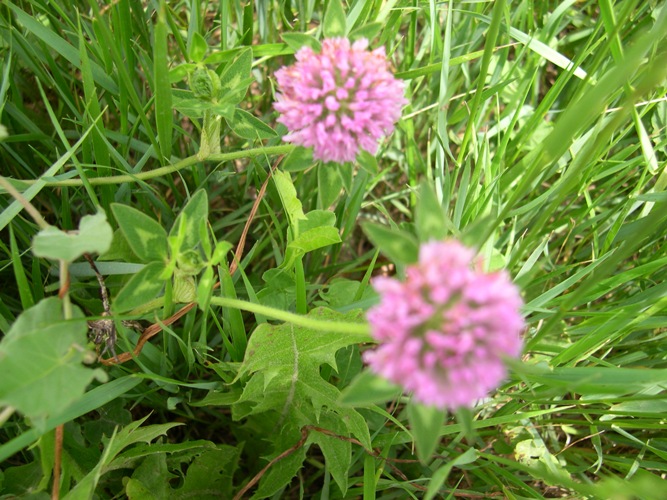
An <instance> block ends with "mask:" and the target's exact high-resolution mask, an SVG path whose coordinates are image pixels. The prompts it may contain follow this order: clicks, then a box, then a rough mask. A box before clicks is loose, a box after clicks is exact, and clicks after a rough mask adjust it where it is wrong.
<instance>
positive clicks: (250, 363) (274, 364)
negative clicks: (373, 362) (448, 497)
mask: <svg viewBox="0 0 667 500" xmlns="http://www.w3.org/2000/svg"><path fill="white" fill-rule="evenodd" d="M308 316H309V317H313V318H317V319H318V320H320V321H322V320H327V321H332V322H337V321H347V322H356V321H359V320H360V319H361V313H360V311H354V312H351V313H347V314H339V313H336V312H334V311H332V310H329V309H325V308H319V309H315V310H313V311H311V313H310V314H309V315H308ZM368 340H369V338H368V335H366V334H355V333H348V334H340V333H322V332H319V331H314V330H310V329H307V328H303V327H298V326H294V325H290V324H283V325H277V326H276V325H270V324H268V323H264V324H261V325H260V326H259V327H257V329H256V330H255V331H254V332H253V334H252V336H251V337H250V340H249V342H248V347H247V349H246V355H245V358H244V360H243V365H242V366H241V371H240V372H239V377H240V378H245V377H249V380H248V383H247V385H246V387H245V389H244V392H243V394H242V395H241V397H240V398H239V400H238V401H237V402H236V403H235V404H234V405H233V406H232V409H233V413H232V414H233V416H234V418H235V419H238V418H242V417H243V416H245V415H247V414H257V413H262V412H266V411H270V410H273V411H277V412H279V413H281V414H285V413H287V415H288V416H287V417H286V418H287V419H288V420H289V421H290V422H292V423H293V424H294V425H295V426H296V428H300V427H301V426H303V425H306V424H308V423H310V424H315V423H316V422H317V418H318V417H319V415H320V414H321V412H322V410H323V408H324V407H326V408H328V409H329V410H330V411H333V412H335V413H336V414H338V415H339V417H340V418H343V419H344V421H345V423H346V425H347V428H348V430H349V432H350V433H352V434H353V435H354V436H355V437H356V438H357V439H359V440H360V441H361V442H362V443H363V444H364V446H365V447H367V448H368V449H370V436H369V434H368V427H367V425H366V423H365V421H364V419H363V418H362V417H361V415H359V414H358V413H357V412H356V411H354V410H352V409H350V408H347V407H343V406H341V405H340V404H339V403H338V397H339V394H340V392H339V391H338V389H337V388H336V387H335V386H334V385H332V384H330V383H329V382H327V381H326V380H324V379H323V378H322V377H321V375H320V366H321V365H323V364H326V365H329V366H331V367H332V368H333V369H336V352H337V351H338V350H339V349H342V348H343V347H347V346H349V345H352V344H356V343H359V342H366V341H368Z"/></svg>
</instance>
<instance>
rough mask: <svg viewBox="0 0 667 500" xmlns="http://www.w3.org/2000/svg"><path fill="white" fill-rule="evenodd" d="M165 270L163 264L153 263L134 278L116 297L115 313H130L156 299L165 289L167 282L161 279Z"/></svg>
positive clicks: (114, 303)
mask: <svg viewBox="0 0 667 500" xmlns="http://www.w3.org/2000/svg"><path fill="white" fill-rule="evenodd" d="M164 268H165V266H164V264H163V263H161V262H151V263H150V264H147V265H146V266H145V267H144V268H143V269H142V270H141V271H139V272H138V273H137V274H135V275H134V276H132V278H130V281H128V282H127V284H126V285H125V286H124V287H123V288H122V289H121V291H120V292H118V295H116V298H115V299H114V301H113V309H114V311H117V312H125V311H130V310H132V309H136V308H137V307H139V306H142V305H144V304H146V303H147V302H149V301H151V300H153V299H155V298H156V297H157V295H158V294H159V293H160V291H161V290H162V287H164V283H165V281H164V279H162V278H161V275H162V272H163V271H164Z"/></svg>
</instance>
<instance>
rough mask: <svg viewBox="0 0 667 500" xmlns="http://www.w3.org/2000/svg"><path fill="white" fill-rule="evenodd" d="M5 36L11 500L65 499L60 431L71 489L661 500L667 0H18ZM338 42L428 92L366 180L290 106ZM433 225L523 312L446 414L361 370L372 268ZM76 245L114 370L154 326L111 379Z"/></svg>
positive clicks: (0, 346)
mask: <svg viewBox="0 0 667 500" xmlns="http://www.w3.org/2000/svg"><path fill="white" fill-rule="evenodd" d="M0 35H1V36H0V55H1V56H0V61H1V62H0V65H1V71H0V75H1V76H0V79H1V80H0V119H1V120H0V121H1V122H2V125H0V164H1V165H2V176H3V179H5V180H6V182H7V183H9V186H10V187H13V188H14V189H16V190H18V192H19V193H20V194H21V196H22V198H23V200H21V201H19V200H18V199H16V198H14V197H13V196H12V195H10V194H9V191H8V189H7V187H6V186H7V184H6V183H5V182H2V186H3V187H0V231H1V232H0V282H1V283H2V285H3V286H2V287H0V373H1V374H2V375H1V376H0V443H2V444H0V496H11V497H13V496H17V497H22V496H23V497H30V496H32V498H40V496H41V497H43V498H46V497H48V496H50V495H49V493H47V492H48V490H49V489H50V486H51V480H52V475H53V467H54V465H53V464H54V460H55V454H54V442H55V437H54V432H53V430H54V429H55V428H56V427H57V426H58V425H61V424H62V425H65V438H64V442H63V455H62V457H63V459H62V475H61V481H60V497H61V498H66V497H71V498H89V497H92V496H95V497H96V498H115V497H118V496H119V495H121V496H127V497H129V498H137V499H143V498H186V497H189V498H192V497H196V498H220V497H224V498H232V497H233V496H235V495H238V494H239V493H240V492H241V490H242V489H243V488H244V487H246V486H248V491H246V492H245V493H244V496H245V497H250V496H251V495H254V497H255V498H260V497H285V498H291V497H295V498H296V497H304V498H311V497H312V498H332V499H337V498H361V497H363V498H375V497H378V498H379V497H385V496H386V497H388V498H390V497H396V498H417V497H421V496H424V497H425V498H439V497H458V496H461V497H466V496H478V497H490V498H491V497H497V496H503V497H505V496H506V497H512V498H520V497H521V498H524V497H525V498H545V497H552V496H562V497H568V498H642V499H643V498H646V499H652V498H656V499H657V498H662V496H664V495H663V494H662V493H661V492H662V491H664V489H665V488H664V479H663V476H664V473H665V469H666V467H665V463H666V462H665V461H666V459H667V455H666V451H665V440H666V439H667V436H666V435H665V428H664V423H663V420H664V413H665V403H664V393H665V384H666V381H665V370H666V369H667V364H666V363H665V356H664V342H665V327H666V325H667V321H666V319H665V314H664V311H665V307H666V305H667V302H666V300H667V299H666V298H665V293H666V290H667V287H666V285H665V283H666V282H667V279H666V278H667V275H666V269H667V267H666V266H665V264H666V263H667V245H666V244H665V238H664V235H665V232H666V231H667V206H666V204H667V197H666V196H665V188H666V186H667V170H666V169H665V165H666V164H667V141H666V140H665V130H666V128H667V103H666V102H665V100H664V96H665V81H666V78H667V56H666V53H665V50H664V46H665V38H666V37H667V8H665V6H664V5H663V3H660V2H654V1H648V2H647V1H645V2H640V1H628V2H611V1H609V0H604V1H601V2H593V1H582V2H576V3H573V2H564V3H562V2H561V3H558V4H556V3H554V2H527V1H516V2H506V1H496V2H468V3H454V2H445V3H438V2H435V3H434V2H431V3H428V2H426V3H424V2H422V3H419V2H410V1H407V0H398V1H394V2H384V3H383V2H370V1H365V0H363V1H352V2H342V1H340V0H328V1H326V2H319V3H318V2H282V1H268V2H245V3H241V2H220V3H216V4H215V5H213V4H210V5H209V4H206V3H201V2H181V3H174V2H163V1H158V2H148V3H145V4H141V5H140V4H139V3H138V2H131V1H128V0H120V1H117V2H106V3H104V5H102V4H101V3H96V2H82V1H79V0H76V1H74V2H59V1H46V0H30V1H25V0H8V1H6V2H3V3H2V7H0ZM329 36H348V37H350V39H352V40H357V39H359V38H361V37H365V38H367V39H368V40H369V44H370V47H371V48H372V49H376V48H380V47H384V49H385V52H386V54H388V58H389V59H390V65H391V67H392V69H393V71H394V72H395V74H396V75H397V77H399V78H401V79H403V80H404V81H405V84H406V97H407V98H408V100H409V104H408V105H407V106H406V107H405V109H404V111H403V113H402V117H401V120H400V122H399V123H398V124H397V128H396V130H395V131H394V132H393V133H392V134H391V135H390V136H389V137H387V138H386V139H385V140H383V141H382V142H381V143H380V144H379V149H378V151H377V154H375V155H371V154H370V153H362V154H360V155H359V157H358V159H357V161H356V162H354V164H351V165H345V166H339V165H332V164H326V165H323V164H321V162H315V161H314V160H313V158H312V151H310V150H309V149H308V148H302V147H294V146H291V145H286V144H283V143H282V139H281V138H282V137H283V136H284V135H285V134H286V132H287V131H286V130H285V128H284V127H283V126H282V125H281V124H279V123H278V122H277V121H276V118H277V113H276V112H275V109H274V107H273V102H274V97H275V93H276V91H277V90H279V89H278V88H277V87H276V82H275V72H276V71H277V70H278V69H279V68H280V67H281V66H283V65H285V64H290V63H291V62H292V61H293V56H294V54H295V53H296V52H297V51H298V50H299V49H300V48H302V47H304V46H307V47H311V48H312V49H313V50H315V51H318V50H319V49H320V48H321V42H322V40H323V38H325V37H329ZM174 111H175V112H174ZM276 167H277V168H276ZM269 177H271V178H270V179H269ZM267 179H269V180H268V181H267ZM265 182H266V192H264V191H263V190H262V189H263V186H264V184H265ZM26 202H27V203H30V204H32V206H33V207H34V208H35V210H36V212H37V213H38V214H40V216H41V217H42V218H43V219H44V220H45V221H46V223H47V225H48V229H42V230H39V229H40V228H42V227H45V225H44V224H43V223H42V222H41V221H40V222H38V223H37V226H39V227H37V226H36V225H35V223H34V222H33V220H31V218H32V215H30V213H29V212H27V211H22V210H23V207H24V204H25V203H26ZM100 207H101V208H100ZM86 214H97V215H86ZM104 214H106V216H107V217H108V218H109V220H108V222H107V221H106V219H105V216H104ZM33 215H34V212H33ZM36 219H39V217H36ZM77 228H78V232H77ZM112 229H113V230H112ZM3 230H4V231H3ZM112 235H113V237H112ZM442 238H459V239H462V240H463V241H464V242H465V243H466V244H468V245H471V246H474V247H475V248H477V249H478V251H479V254H480V265H483V266H485V267H486V268H488V269H494V270H495V269H501V268H504V269H506V270H507V272H508V273H509V274H510V275H511V276H512V277H513V278H514V280H515V281H516V283H517V284H518V285H519V286H520V287H521V289H522V294H523V297H524V300H525V304H526V305H525V307H524V313H525V316H526V323H527V328H526V332H525V349H524V356H523V358H522V361H521V362H520V363H515V364H512V365H511V370H510V371H511V373H510V375H509V377H508V380H507V381H506V383H505V384H504V385H503V386H502V387H501V388H499V389H498V391H497V392H495V393H493V394H491V395H489V398H488V399H486V400H484V401H480V402H479V404H478V405H477V407H475V408H473V409H470V410H468V411H461V412H458V413H457V415H455V416H453V415H446V416H444V417H443V416H442V415H441V414H440V413H439V412H437V411H434V410H433V409H428V408H424V407H420V406H417V405H415V404H413V403H412V402H411V401H410V395H409V394H404V393H403V392H402V391H401V389H400V387H395V386H393V385H391V384H389V383H387V382H386V381H384V380H382V379H380V378H378V377H376V376H374V375H373V374H371V373H369V372H368V371H367V370H365V369H364V364H363V361H362V357H361V354H362V352H363V351H364V350H365V349H372V348H373V346H372V345H367V343H368V341H369V336H368V333H367V328H366V326H365V323H364V322H363V319H362V316H363V311H365V310H367V309H368V308H369V307H372V305H373V304H374V303H375V302H376V301H377V298H376V294H375V292H374V291H373V288H372V286H371V283H372V277H374V276H377V275H393V274H397V275H398V276H399V277H400V276H401V275H402V273H403V270H404V269H405V266H406V265H409V264H410V263H413V262H415V260H416V259H417V256H418V251H419V244H420V243H423V242H425V241H428V240H431V239H442ZM107 249H108V250H107ZM232 249H235V250H234V251H233V252H231V250H232ZM83 253H91V254H96V255H95V259H97V260H96V265H97V267H98V269H99V270H100V272H101V274H102V275H103V277H104V280H105V283H106V287H107V289H108V294H109V297H110V302H111V311H112V317H113V321H114V324H115V327H116V330H117V335H118V341H117V343H116V351H117V352H118V353H119V354H123V353H128V352H131V351H132V350H133V349H134V348H135V346H136V345H137V341H138V338H139V336H140V333H139V332H137V331H134V330H132V329H129V328H127V326H126V323H127V320H135V321H140V322H142V323H143V326H147V322H149V321H150V322H152V323H157V326H160V327H161V328H162V330H161V332H160V333H159V334H158V335H156V336H155V337H152V338H151V339H150V340H149V341H148V342H146V343H145V345H144V346H143V349H142V351H141V353H140V354H139V355H137V356H136V357H133V358H132V359H131V360H130V361H128V362H127V363H125V364H123V365H121V366H103V365H100V364H95V365H90V366H86V365H85V364H84V363H86V362H94V355H93V353H92V351H91V350H90V348H89V346H88V345H87V344H88V343H89V341H88V340H87V337H86V329H87V326H86V322H85V320H86V319H89V320H99V319H102V316H101V315H102V312H103V310H104V308H103V305H102V301H101V300H100V287H99V283H98V282H97V279H96V278H95V274H94V272H93V271H92V269H91V268H90V265H89V264H88V263H87V262H86V261H84V260H83V259H80V257H81V256H82V254H83ZM102 254H103V255H102ZM66 271H68V272H69V278H70V279H69V287H67V286H66V285H67V280H66V279H65V278H66V277H67V276H66V275H65V272H66ZM218 282H219V285H218ZM58 291H60V292H61V294H64V295H63V298H62V299H56V298H54V297H53V296H54V295H55V294H56V293H57V292H58ZM49 297H50V298H49ZM190 301H194V302H196V306H197V307H192V308H191V310H189V312H187V313H185V314H184V315H183V316H181V317H180V318H179V319H178V320H176V321H175V322H173V323H169V324H167V323H168V322H166V320H167V318H169V317H170V316H171V315H172V314H173V313H174V312H176V311H177V310H178V307H179V306H177V304H178V303H180V302H190ZM70 306H71V307H70ZM84 314H85V317H84ZM147 415H150V416H149V417H148V419H145V417H146V416H147ZM177 423H184V424H186V425H181V426H176V425H175V424H177ZM252 480H257V482H256V483H254V484H253V486H249V485H250V482H251V481H252Z"/></svg>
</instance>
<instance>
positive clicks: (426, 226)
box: [415, 181, 451, 242]
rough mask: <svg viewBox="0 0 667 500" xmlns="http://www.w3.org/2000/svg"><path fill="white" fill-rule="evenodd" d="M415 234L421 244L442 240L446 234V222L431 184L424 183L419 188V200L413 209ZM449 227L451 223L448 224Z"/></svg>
mask: <svg viewBox="0 0 667 500" xmlns="http://www.w3.org/2000/svg"><path fill="white" fill-rule="evenodd" d="M415 222H416V224H417V234H418V235H419V240H420V241H421V242H427V241H429V240H442V239H444V238H445V237H446V236H447V235H448V234H449V230H448V221H447V218H446V217H445V212H444V210H443V209H442V205H440V203H439V202H438V198H437V197H436V195H435V191H434V190H433V186H432V185H431V183H429V182H427V181H424V182H422V183H421V186H420V187H419V200H418V201H417V207H416V209H415ZM449 225H451V223H449Z"/></svg>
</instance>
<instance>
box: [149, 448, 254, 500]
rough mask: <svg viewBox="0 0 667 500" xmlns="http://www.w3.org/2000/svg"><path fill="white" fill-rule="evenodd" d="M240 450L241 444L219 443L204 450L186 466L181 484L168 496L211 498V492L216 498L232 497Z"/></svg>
mask: <svg viewBox="0 0 667 500" xmlns="http://www.w3.org/2000/svg"><path fill="white" fill-rule="evenodd" d="M241 450H242V447H241V446H227V445H220V446H219V447H218V448H216V449H212V450H206V451H204V452H203V453H202V454H201V455H199V456H198V457H196V458H195V459H194V461H193V462H192V463H191V464H190V465H189V466H188V472H187V474H186V476H185V480H184V481H183V486H181V487H180V488H178V489H176V490H173V494H174V495H173V496H171V497H170V498H212V497H211V492H215V494H214V495H213V496H214V497H216V498H232V496H233V481H232V480H233V476H234V472H235V471H236V469H237V468H238V462H239V458H240V455H241ZM162 498H168V497H162Z"/></svg>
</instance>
